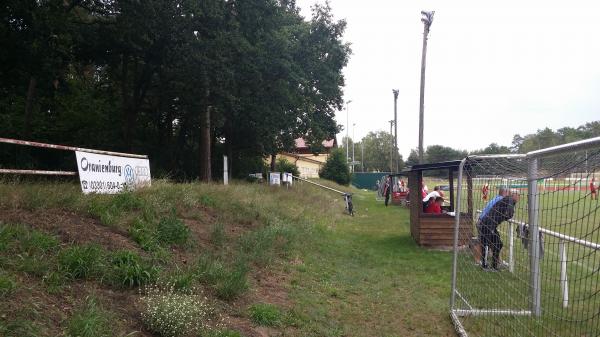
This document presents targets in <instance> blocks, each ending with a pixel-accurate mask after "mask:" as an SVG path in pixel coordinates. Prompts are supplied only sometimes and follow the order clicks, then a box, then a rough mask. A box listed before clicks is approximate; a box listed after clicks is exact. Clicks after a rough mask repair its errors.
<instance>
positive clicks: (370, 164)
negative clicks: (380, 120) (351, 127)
mask: <svg viewBox="0 0 600 337" xmlns="http://www.w3.org/2000/svg"><path fill="white" fill-rule="evenodd" d="M392 138H393V137H392V135H391V134H390V133H389V132H385V131H376V132H373V131H371V132H369V133H368V134H367V135H366V136H365V137H364V138H363V139H361V140H360V142H359V141H357V142H356V144H354V158H355V159H356V160H358V161H362V165H360V164H359V165H356V167H355V168H354V171H355V172H357V171H360V170H361V169H362V168H363V167H364V169H365V171H366V172H389V171H390V155H391V152H390V146H392V145H393V140H392ZM352 145H353V141H352V139H349V144H348V146H349V147H348V149H349V153H350V154H352ZM340 149H341V150H342V152H343V153H346V137H344V138H342V143H341V144H340ZM394 158H395V159H398V168H399V169H400V170H402V169H403V168H404V160H403V159H402V155H401V154H400V153H399V152H398V153H396V156H395V157H394ZM394 165H395V163H394ZM394 169H395V168H394Z"/></svg>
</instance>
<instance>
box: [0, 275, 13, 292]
mask: <svg viewBox="0 0 600 337" xmlns="http://www.w3.org/2000/svg"><path fill="white" fill-rule="evenodd" d="M16 287H17V282H16V281H15V280H14V279H13V278H12V277H11V276H10V275H7V274H5V273H2V272H0V298H3V297H5V296H8V295H10V294H11V293H12V292H13V290H15V288H16Z"/></svg>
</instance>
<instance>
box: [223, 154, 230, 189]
mask: <svg viewBox="0 0 600 337" xmlns="http://www.w3.org/2000/svg"><path fill="white" fill-rule="evenodd" d="M223 184H224V185H229V168H228V166H227V156H223Z"/></svg>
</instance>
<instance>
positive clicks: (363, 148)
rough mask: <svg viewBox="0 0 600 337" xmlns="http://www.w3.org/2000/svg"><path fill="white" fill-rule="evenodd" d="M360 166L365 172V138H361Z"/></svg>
mask: <svg viewBox="0 0 600 337" xmlns="http://www.w3.org/2000/svg"><path fill="white" fill-rule="evenodd" d="M360 167H361V169H360V170H361V171H362V172H365V139H364V138H363V139H361V140H360Z"/></svg>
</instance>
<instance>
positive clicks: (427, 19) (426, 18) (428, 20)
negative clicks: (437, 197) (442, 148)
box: [419, 11, 435, 164]
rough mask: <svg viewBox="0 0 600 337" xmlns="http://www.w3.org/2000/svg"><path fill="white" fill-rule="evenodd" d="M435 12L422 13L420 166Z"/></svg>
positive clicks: (420, 162)
mask: <svg viewBox="0 0 600 337" xmlns="http://www.w3.org/2000/svg"><path fill="white" fill-rule="evenodd" d="M433 14H435V11H431V12H425V11H421V15H422V16H423V17H422V18H421V22H423V52H422V54H421V99H420V106H419V164H422V163H423V118H424V117H423V115H424V110H425V61H426V59H427V36H428V35H429V27H431V24H432V23H433Z"/></svg>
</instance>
